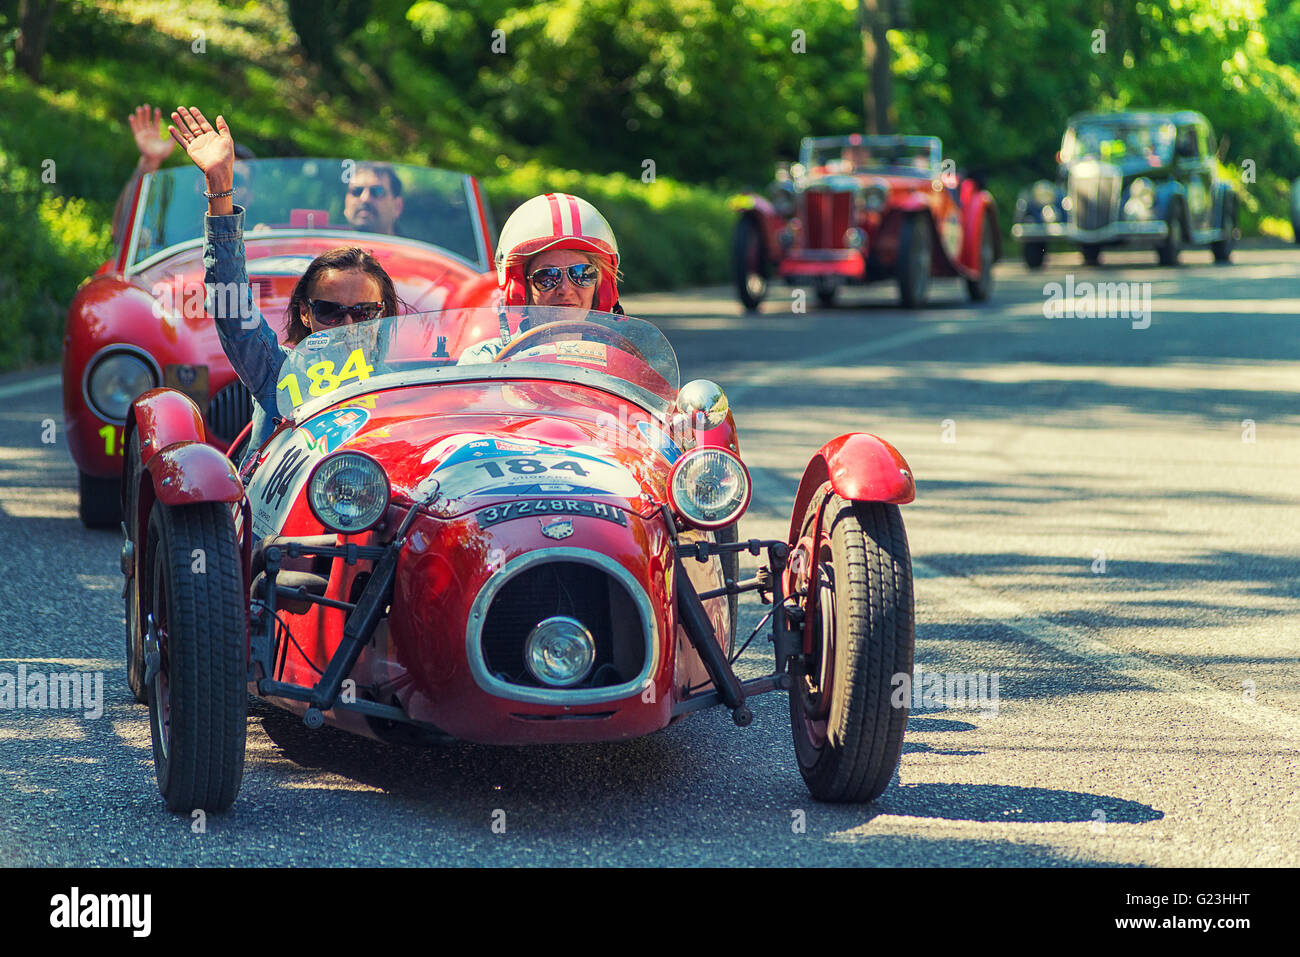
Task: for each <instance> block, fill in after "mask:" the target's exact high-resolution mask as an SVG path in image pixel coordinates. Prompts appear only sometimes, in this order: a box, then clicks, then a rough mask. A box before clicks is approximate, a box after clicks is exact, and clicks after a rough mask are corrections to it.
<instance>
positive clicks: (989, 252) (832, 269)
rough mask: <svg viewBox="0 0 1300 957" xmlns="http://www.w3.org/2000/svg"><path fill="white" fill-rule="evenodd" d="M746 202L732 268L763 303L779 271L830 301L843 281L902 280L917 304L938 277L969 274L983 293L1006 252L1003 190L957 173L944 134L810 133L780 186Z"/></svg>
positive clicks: (744, 291) (750, 297)
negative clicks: (997, 193) (1000, 207)
mask: <svg viewBox="0 0 1300 957" xmlns="http://www.w3.org/2000/svg"><path fill="white" fill-rule="evenodd" d="M736 206H737V207H738V208H739V209H740V212H741V215H740V221H739V222H738V223H737V224H736V234H735V243H734V247H733V256H732V269H733V273H734V275H735V280H736V291H737V293H738V294H739V296H740V301H741V303H742V304H743V305H744V307H745V308H746V309H751V310H752V309H757V308H758V307H759V304H760V303H761V302H762V301H763V299H764V298H765V297H766V296H767V290H768V284H769V282H770V281H771V280H773V279H775V278H779V279H782V280H784V281H785V282H786V283H788V284H790V285H811V286H812V287H813V288H814V289H815V290H816V293H817V299H818V302H820V303H821V304H822V305H823V306H829V305H831V304H832V303H833V302H834V301H835V294H836V292H837V290H838V289H839V287H840V286H842V285H847V284H861V283H869V282H875V281H877V280H880V279H894V280H896V281H897V282H898V292H899V298H900V299H901V301H902V304H903V306H905V307H906V308H909V309H912V308H916V307H919V306H922V305H924V304H925V300H926V295H927V292H928V288H929V284H930V278H931V277H932V276H956V277H958V278H960V279H964V280H965V281H966V289H967V291H968V292H969V294H970V297H971V299H974V300H983V299H987V298H988V297H989V294H990V293H991V292H992V289H993V263H994V262H995V261H996V260H997V259H998V257H999V256H1001V253H1002V237H1001V233H1000V232H999V230H998V216H997V209H996V207H995V206H994V204H993V197H992V196H991V195H990V194H989V192H988V191H987V190H985V189H983V188H982V187H981V186H980V185H979V184H978V183H977V182H976V181H975V180H973V179H969V178H966V177H961V176H958V175H957V172H956V166H955V165H954V164H953V162H952V161H951V160H948V161H945V160H944V159H943V150H942V147H941V145H940V143H939V140H938V139H937V138H935V137H933V136H860V135H856V134H855V135H852V136H826V137H820V138H813V137H807V138H805V139H804V140H803V143H802V146H801V149H800V157H799V162H798V163H797V164H795V165H794V166H792V167H790V168H789V169H788V170H780V171H778V174H777V180H776V182H774V183H773V184H772V187H771V189H770V190H769V196H766V197H764V196H760V195H757V194H752V193H751V194H747V195H746V196H743V197H740V198H739V199H738V201H737V203H736Z"/></svg>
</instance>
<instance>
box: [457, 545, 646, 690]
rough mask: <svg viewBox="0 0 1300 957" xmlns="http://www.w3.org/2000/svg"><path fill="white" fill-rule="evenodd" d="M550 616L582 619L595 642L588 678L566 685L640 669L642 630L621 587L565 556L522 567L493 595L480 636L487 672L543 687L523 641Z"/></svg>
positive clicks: (616, 679) (608, 680)
mask: <svg viewBox="0 0 1300 957" xmlns="http://www.w3.org/2000/svg"><path fill="white" fill-rule="evenodd" d="M555 615H565V616H568V617H570V618H574V619H577V620H578V621H580V622H582V624H583V626H584V627H586V629H587V630H588V631H590V632H591V635H592V637H593V638H594V639H595V641H596V663H595V665H594V666H593V667H592V670H591V673H590V675H589V677H588V678H587V679H586V680H585V681H583V682H582V683H580V684H577V685H572V686H570V687H571V688H603V687H609V686H611V685H617V684H623V683H624V682H627V681H631V680H632V679H634V678H635V677H636V676H637V675H638V674H640V673H641V669H642V667H643V666H644V665H645V635H644V633H643V632H642V626H641V616H640V615H639V614H638V613H637V609H636V605H635V604H634V603H633V601H632V597H631V596H630V595H629V594H628V593H627V589H626V588H624V587H623V585H622V584H620V583H619V582H617V581H615V580H614V578H612V577H611V576H610V575H608V574H606V573H605V572H603V571H601V570H600V569H598V568H595V567H593V566H591V565H587V564H583V563H580V562H566V561H553V562H543V563H541V564H538V565H533V566H531V567H529V568H526V569H524V570H523V571H521V572H519V573H518V574H516V575H515V576H513V577H512V578H511V579H510V580H509V581H508V582H506V583H505V584H504V585H503V586H501V589H500V591H498V592H497V594H496V595H495V596H494V597H493V600H492V605H491V607H490V608H489V609H488V613H487V618H486V619H485V621H484V623H483V631H482V635H481V639H480V640H481V641H482V649H483V660H484V662H485V663H486V664H487V668H488V671H490V672H491V673H492V674H493V675H495V676H496V677H497V678H499V679H500V680H502V681H505V682H508V683H510V684H517V685H525V686H529V687H547V686H546V685H543V684H542V683H541V682H539V681H537V680H536V679H535V678H533V676H532V674H531V673H530V672H529V671H528V669H527V667H526V666H525V665H524V642H525V641H526V640H527V638H528V635H529V634H530V633H531V632H532V630H533V629H534V628H535V627H536V626H537V624H538V623H539V622H541V621H543V620H545V619H547V618H551V617H553V616H555Z"/></svg>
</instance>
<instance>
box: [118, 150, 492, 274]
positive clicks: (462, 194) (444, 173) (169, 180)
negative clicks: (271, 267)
mask: <svg viewBox="0 0 1300 957" xmlns="http://www.w3.org/2000/svg"><path fill="white" fill-rule="evenodd" d="M204 188H205V186H204V181H203V174H202V173H200V172H199V170H198V169H197V167H194V166H177V167H172V168H168V169H164V170H159V171H158V172H157V173H154V174H153V175H152V176H151V177H150V178H149V182H148V183H147V184H146V187H145V195H144V197H143V200H142V204H141V207H140V213H139V216H138V221H139V225H138V227H137V233H136V244H135V248H134V250H133V255H132V257H131V262H132V264H135V263H141V262H144V261H145V260H147V259H150V258H151V257H153V256H156V255H158V254H159V253H161V252H163V251H165V250H167V249H170V248H171V247H173V246H177V245H180V244H182V243H187V242H194V241H201V240H202V239H203V215H204V213H205V212H206V211H207V208H208V202H207V200H206V199H205V198H204V197H203V190H204ZM232 199H233V200H234V202H235V203H237V204H239V205H240V206H243V207H244V208H245V210H246V211H247V212H246V214H245V216H244V233H245V238H246V239H255V238H257V236H256V234H257V233H268V234H274V233H275V232H277V231H285V230H296V231H300V232H301V231H307V232H311V233H315V232H321V231H335V232H338V233H340V236H339V243H340V245H342V244H344V243H346V242H349V241H350V240H348V239H347V238H346V237H345V236H343V235H342V233H344V232H345V231H346V232H352V233H366V234H370V235H372V236H373V235H376V234H379V235H392V236H397V237H405V238H407V239H414V240H418V241H420V242H425V243H432V244H433V245H435V246H440V247H442V248H443V249H445V250H447V251H449V252H452V253H454V254H456V255H457V256H460V257H461V258H463V259H465V260H467V261H468V262H470V263H471V264H472V265H474V266H475V267H476V268H477V269H479V270H486V269H487V268H488V265H489V264H488V261H487V247H486V241H485V238H484V237H483V235H482V233H483V229H482V220H481V218H480V215H479V208H478V201H477V200H476V198H475V196H474V189H473V185H472V182H471V180H470V178H469V177H468V176H466V175H465V174H464V173H454V172H451V171H449V170H442V169H429V168H427V167H423V166H410V165H406V164H403V163H369V162H363V161H359V160H350V159H343V160H340V159H258V160H239V161H237V162H236V163H235V195H234V196H233V197H232Z"/></svg>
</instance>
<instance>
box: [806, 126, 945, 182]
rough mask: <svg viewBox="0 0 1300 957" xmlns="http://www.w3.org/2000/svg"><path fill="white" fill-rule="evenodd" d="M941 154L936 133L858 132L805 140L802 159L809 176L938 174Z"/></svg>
mask: <svg viewBox="0 0 1300 957" xmlns="http://www.w3.org/2000/svg"><path fill="white" fill-rule="evenodd" d="M940 157H941V147H940V145H939V141H938V140H937V139H935V138H934V137H932V136H861V135H854V136H828V137H822V138H818V139H811V140H805V141H804V147H803V155H802V156H801V157H800V162H801V163H802V164H803V167H804V172H805V174H806V175H808V176H831V175H849V176H852V175H859V174H863V173H883V174H886V175H892V176H936V175H938V172H939V164H940Z"/></svg>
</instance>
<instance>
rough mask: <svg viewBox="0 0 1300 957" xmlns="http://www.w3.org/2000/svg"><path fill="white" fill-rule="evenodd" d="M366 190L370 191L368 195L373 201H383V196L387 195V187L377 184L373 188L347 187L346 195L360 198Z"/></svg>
mask: <svg viewBox="0 0 1300 957" xmlns="http://www.w3.org/2000/svg"><path fill="white" fill-rule="evenodd" d="M366 190H370V195H371V196H373V197H374V198H375V199H383V198H384V197H385V196H387V195H388V187H387V186H381V185H379V184H376V185H374V186H349V187H348V195H349V196H360V195H361V194H362V193H364V192H365V191H366Z"/></svg>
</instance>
